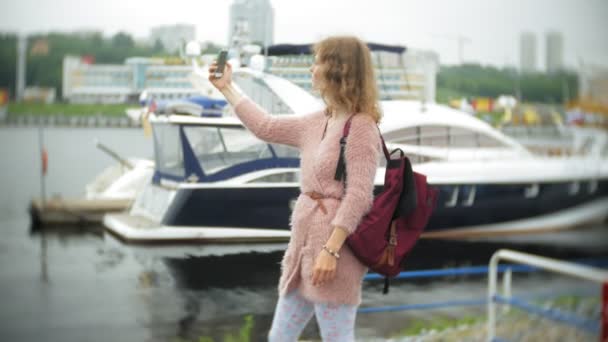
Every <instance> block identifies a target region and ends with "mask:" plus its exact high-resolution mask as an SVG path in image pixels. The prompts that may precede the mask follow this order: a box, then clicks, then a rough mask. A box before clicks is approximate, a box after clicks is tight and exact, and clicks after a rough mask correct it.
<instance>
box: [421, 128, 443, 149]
mask: <svg viewBox="0 0 608 342" xmlns="http://www.w3.org/2000/svg"><path fill="white" fill-rule="evenodd" d="M420 145H423V146H433V147H447V146H448V128H447V126H422V127H420Z"/></svg>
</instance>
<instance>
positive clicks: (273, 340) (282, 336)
mask: <svg viewBox="0 0 608 342" xmlns="http://www.w3.org/2000/svg"><path fill="white" fill-rule="evenodd" d="M313 313H314V314H315V316H316V317H317V323H318V324H319V328H320V330H321V337H322V338H323V341H324V342H352V341H354V340H355V332H354V330H355V316H356V314H357V306H356V305H346V304H322V303H312V302H309V301H308V300H306V299H304V298H303V297H302V296H301V295H300V294H299V293H298V291H297V290H294V291H291V292H289V293H288V294H287V295H285V296H281V297H279V301H278V303H277V307H276V309H275V311H274V318H273V320H272V327H271V328H270V332H269V334H268V341H269V342H289V341H297V340H298V338H299V337H300V334H301V333H302V330H304V327H306V324H307V323H308V321H310V319H311V318H312V315H313Z"/></svg>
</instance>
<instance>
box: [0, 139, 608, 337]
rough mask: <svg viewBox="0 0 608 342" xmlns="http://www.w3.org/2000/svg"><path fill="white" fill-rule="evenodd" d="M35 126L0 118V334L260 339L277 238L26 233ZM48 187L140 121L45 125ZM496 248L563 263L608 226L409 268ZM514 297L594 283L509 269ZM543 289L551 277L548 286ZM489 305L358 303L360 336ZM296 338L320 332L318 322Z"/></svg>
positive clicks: (134, 149) (453, 295)
mask: <svg viewBox="0 0 608 342" xmlns="http://www.w3.org/2000/svg"><path fill="white" fill-rule="evenodd" d="M39 136H40V135H39V130H38V129H37V128H31V127H1V128H0V151H1V153H0V156H1V157H2V164H1V168H2V172H1V173H0V189H1V191H2V196H1V197H0V232H1V233H2V235H1V236H0V301H1V303H2V305H0V340H1V341H39V340H45V341H108V340H109V341H263V340H265V336H266V333H267V331H268V328H269V327H270V323H271V320H272V314H273V310H274V305H275V304H276V300H277V289H276V286H277V282H278V277H279V262H280V260H281V256H282V250H283V248H284V244H276V245H260V246H257V248H249V249H248V250H247V251H243V252H241V253H235V250H237V249H235V248H234V246H232V247H231V246H198V245H172V246H158V245H152V246H141V245H137V246H134V245H128V244H125V243H123V242H121V241H119V240H117V239H115V238H114V237H112V236H110V235H108V234H107V233H105V232H104V230H103V227H67V226H65V227H63V226H60V227H53V228H52V229H45V230H33V229H32V227H31V226H30V219H29V216H28V212H27V209H28V204H29V201H30V199H31V198H33V197H38V196H40V193H41V177H40V169H41V161H40V150H39V143H40V141H39ZM42 137H43V145H44V146H45V147H46V150H47V151H48V174H47V176H46V179H45V192H46V195H47V196H49V197H50V196H55V195H60V196H64V197H77V196H79V195H83V194H84V188H85V185H86V184H87V182H88V181H90V180H91V179H92V178H93V177H94V176H95V175H96V174H97V173H98V172H100V171H101V170H102V169H103V168H104V167H106V166H110V165H113V164H114V163H115V161H114V160H112V159H111V158H110V157H109V156H107V155H105V154H104V153H103V152H102V151H100V150H98V149H97V148H96V147H95V141H96V140H98V141H99V142H102V143H104V144H105V145H107V146H109V147H110V148H112V149H114V150H115V151H117V152H118V153H119V154H121V155H122V156H125V157H142V158H151V157H152V153H153V151H152V141H151V139H150V138H146V137H144V134H143V132H142V130H141V129H136V128H79V129H69V128H47V129H44V131H43V134H42ZM499 248H512V249H515V250H519V251H524V252H530V253H535V254H539V255H544V256H550V257H555V258H559V259H567V260H573V259H580V258H593V259H603V260H606V259H607V258H608V226H605V225H600V226H593V227H584V228H581V229H578V230H574V231H568V232H563V233H550V234H544V235H543V234H537V235H527V236H522V237H517V238H495V239H493V240H485V241H439V240H421V241H420V242H419V243H418V245H417V246H416V247H415V249H414V250H413V252H412V254H411V256H410V257H409V260H408V263H407V269H408V270H421V269H436V268H450V267H460V266H477V265H480V266H485V265H487V263H488V261H489V257H490V256H491V255H492V253H493V252H494V251H496V250H497V249H499ZM513 284H514V285H513V286H514V292H515V293H528V294H529V293H534V292H536V291H541V290H547V288H551V289H552V290H553V291H556V292H560V291H561V292H563V293H568V291H571V290H572V289H576V290H577V291H578V290H584V289H588V290H589V291H591V292H592V293H593V291H598V290H599V286H597V285H595V284H593V283H584V282H581V281H579V280H574V279H569V278H567V277H562V276H557V275H550V274H545V273H534V274H514V275H513ZM548 285H550V286H548ZM486 286H487V277H486V276H485V275H480V276H459V277H455V276H451V277H442V278H432V279H420V280H401V281H394V282H393V283H392V284H391V290H390V293H389V294H388V295H382V294H381V290H382V287H383V282H382V281H368V282H366V283H365V285H364V294H363V303H362V307H379V306H390V305H406V304H416V303H430V302H441V301H448V300H467V299H472V300H474V299H484V298H485V295H486ZM485 309H486V308H485V306H483V305H477V306H467V307H453V308H442V309H424V310H408V311H402V312H383V313H361V314H359V316H358V318H357V331H356V333H357V336H358V338H360V339H361V340H384V339H388V338H391V337H398V336H404V334H406V332H407V331H408V329H409V328H411V327H412V326H413V325H420V324H425V323H429V324H431V323H433V322H437V321H445V320H446V319H455V320H457V319H459V318H463V317H481V318H483V317H484V316H485ZM302 338H303V339H307V340H319V333H318V328H317V326H316V323H315V322H314V319H313V320H312V321H311V322H310V324H309V325H308V326H307V328H306V329H305V331H304V333H303V335H302Z"/></svg>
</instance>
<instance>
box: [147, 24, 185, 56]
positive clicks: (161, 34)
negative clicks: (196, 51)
mask: <svg viewBox="0 0 608 342" xmlns="http://www.w3.org/2000/svg"><path fill="white" fill-rule="evenodd" d="M195 39H196V27H195V26H194V25H189V24H177V25H167V26H157V27H153V28H152V30H150V43H151V44H152V45H154V44H155V43H156V42H157V41H160V42H161V44H163V47H164V48H165V50H167V51H168V52H171V53H173V52H175V51H177V50H178V49H179V47H180V46H182V44H183V43H184V42H189V41H191V40H195Z"/></svg>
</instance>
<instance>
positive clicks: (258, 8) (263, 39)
mask: <svg viewBox="0 0 608 342" xmlns="http://www.w3.org/2000/svg"><path fill="white" fill-rule="evenodd" d="M243 27H246V28H247V31H248V32H249V41H250V42H251V43H259V44H262V45H272V44H274V9H273V8H272V6H271V4H270V0H235V1H234V3H233V4H232V5H231V6H230V27H229V28H228V45H232V38H233V35H234V33H235V31H237V30H239V28H240V29H242V28H243Z"/></svg>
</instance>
